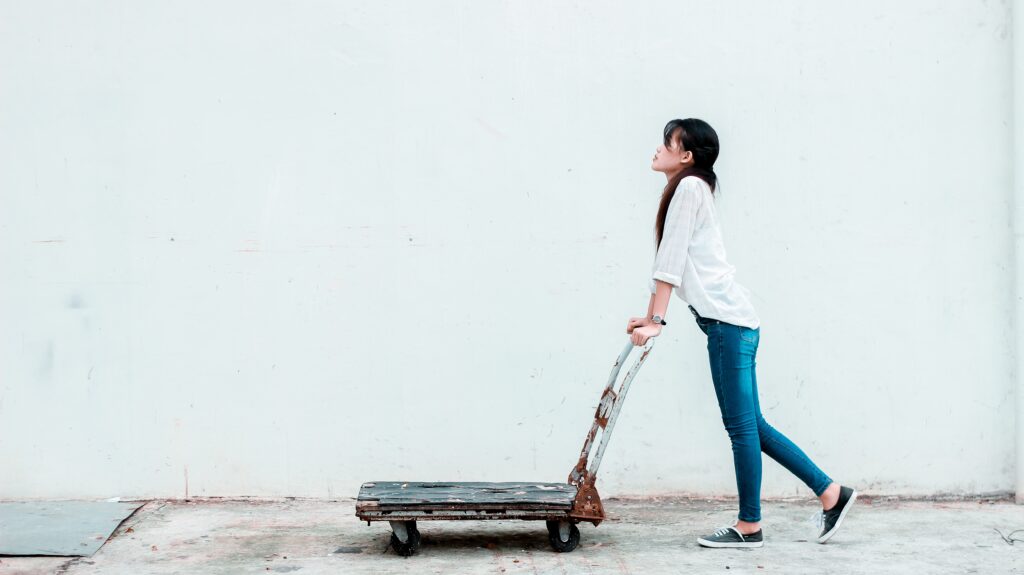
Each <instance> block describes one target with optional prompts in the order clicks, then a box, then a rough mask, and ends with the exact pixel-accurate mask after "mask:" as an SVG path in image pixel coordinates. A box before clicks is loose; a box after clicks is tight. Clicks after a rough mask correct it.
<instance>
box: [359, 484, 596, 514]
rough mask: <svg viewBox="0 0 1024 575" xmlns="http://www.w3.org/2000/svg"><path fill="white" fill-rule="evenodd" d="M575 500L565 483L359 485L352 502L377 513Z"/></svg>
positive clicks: (564, 504)
mask: <svg viewBox="0 0 1024 575" xmlns="http://www.w3.org/2000/svg"><path fill="white" fill-rule="evenodd" d="M575 497H576V487H575V486H573V485H569V484H568V483H528V482H503V483H483V482H444V483H441V482H418V481H372V482H368V483H364V484H363V485H362V487H361V488H360V489H359V496H358V497H357V498H356V501H357V505H360V504H363V505H365V504H368V503H370V502H376V504H377V505H376V507H377V508H380V509H384V508H387V507H392V506H400V507H419V506H431V507H433V506H444V507H447V508H453V507H465V508H470V507H472V508H479V507H501V506H510V507H515V506H543V507H545V508H548V507H551V508H569V507H572V502H573V499H574V498H575Z"/></svg>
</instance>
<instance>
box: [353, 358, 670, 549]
mask: <svg viewBox="0 0 1024 575" xmlns="http://www.w3.org/2000/svg"><path fill="white" fill-rule="evenodd" d="M653 346H654V338H649V339H648V340H647V343H646V344H645V345H643V346H639V347H636V346H634V345H633V343H632V341H630V342H629V343H627V345H626V347H625V348H624V349H623V350H622V352H620V353H619V357H618V358H617V359H616V360H615V365H614V366H612V372H611V376H610V377H609V378H608V384H607V385H606V386H605V388H604V391H603V392H602V394H601V400H600V402H599V403H598V406H597V411H596V412H595V413H594V421H593V423H592V424H591V426H590V431H588V432H587V437H586V439H585V440H584V442H583V450H582V451H581V452H580V457H579V461H577V462H576V466H575V467H573V468H572V471H571V472H570V473H569V479H568V481H567V482H566V483H544V482H532V481H531V482H505V483H473V482H451V483H438V482H434V483H427V482H417V481H371V482H367V483H364V484H363V485H362V486H361V487H360V489H359V496H358V497H357V498H356V516H357V517H359V519H362V520H363V521H366V523H367V525H369V524H370V522H372V521H387V522H389V523H390V524H391V530H392V533H391V546H392V547H393V548H394V549H395V551H396V552H397V553H398V554H399V555H406V556H408V555H412V554H413V553H415V552H416V551H417V549H418V548H419V544H420V532H419V530H418V529H417V527H416V524H417V522H418V521H438V520H466V519H523V520H537V521H545V522H546V524H547V528H548V541H550V542H551V546H552V547H553V548H554V549H555V551H559V552H569V551H572V550H573V549H575V548H576V545H578V544H579V542H580V531H579V529H578V528H577V527H576V524H578V523H580V522H581V521H589V522H591V523H593V524H594V526H595V527H596V526H597V525H598V524H600V523H601V521H603V520H604V518H605V514H604V507H603V506H602V505H601V497H600V496H599V495H598V493H597V487H596V486H595V485H594V484H595V482H596V481H597V469H598V467H600V465H601V457H602V456H603V455H604V450H605V448H606V447H607V446H608V440H609V439H610V438H611V435H612V429H613V428H614V427H615V420H616V419H617V418H618V416H619V411H620V410H621V409H622V403H623V401H624V400H625V399H626V393H627V392H628V391H629V384H630V383H631V382H632V381H633V378H634V377H635V376H636V373H637V371H639V370H640V366H642V365H643V363H644V360H645V359H647V355H648V354H649V353H650V351H651V348H652V347H653ZM634 347H636V349H637V350H638V353H639V355H637V357H636V360H635V361H634V362H633V365H632V366H631V367H630V368H629V370H628V371H627V372H626V375H625V376H624V377H623V378H622V381H621V383H620V384H619V386H618V391H616V390H615V389H614V388H615V383H616V381H617V380H618V377H619V371H620V368H621V367H622V365H623V364H624V363H625V362H626V360H627V359H628V358H629V355H630V353H631V352H632V351H633V349H634ZM598 432H600V433H601V438H600V443H599V444H598V446H597V450H595V451H594V454H593V457H591V456H590V455H591V447H592V446H593V445H594V442H595V440H596V439H597V435H598ZM588 462H589V465H588Z"/></svg>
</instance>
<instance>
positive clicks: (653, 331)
mask: <svg viewBox="0 0 1024 575" xmlns="http://www.w3.org/2000/svg"><path fill="white" fill-rule="evenodd" d="M659 335H661V324H660V323H652V324H650V325H645V326H642V327H638V328H636V329H634V330H633V333H632V335H631V336H630V338H629V339H631V340H632V341H633V345H644V344H645V343H647V338H651V337H658V336H659Z"/></svg>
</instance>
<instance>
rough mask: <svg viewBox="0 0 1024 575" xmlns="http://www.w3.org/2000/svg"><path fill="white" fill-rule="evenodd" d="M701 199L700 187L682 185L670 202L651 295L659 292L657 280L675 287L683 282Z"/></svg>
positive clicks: (653, 270) (654, 271)
mask: <svg viewBox="0 0 1024 575" xmlns="http://www.w3.org/2000/svg"><path fill="white" fill-rule="evenodd" d="M684 180H685V178H684ZM700 200H701V195H700V189H699V188H698V187H697V186H695V185H693V184H689V183H687V184H684V183H682V182H680V185H679V187H678V188H676V193H675V195H674V196H672V201H671V202H669V205H668V214H667V215H666V216H665V230H664V233H663V234H662V238H661V245H660V246H659V247H658V253H657V255H656V256H655V258H654V266H653V269H652V274H651V279H650V281H649V282H648V288H649V289H650V290H651V293H655V291H656V286H655V283H654V280H661V281H663V282H665V283H669V284H672V285H673V286H675V287H679V286H680V285H681V284H682V283H683V270H685V269H686V258H687V255H688V252H689V249H690V239H691V238H692V237H693V230H694V226H695V225H696V222H697V210H698V208H699V207H700Z"/></svg>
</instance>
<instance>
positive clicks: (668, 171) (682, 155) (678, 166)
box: [651, 130, 693, 178]
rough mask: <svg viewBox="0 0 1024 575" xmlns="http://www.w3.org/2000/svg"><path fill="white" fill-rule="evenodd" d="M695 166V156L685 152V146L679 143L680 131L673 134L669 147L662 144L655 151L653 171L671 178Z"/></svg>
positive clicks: (652, 164)
mask: <svg viewBox="0 0 1024 575" xmlns="http://www.w3.org/2000/svg"><path fill="white" fill-rule="evenodd" d="M692 165H693V154H692V153H690V152H688V151H685V150H683V144H682V142H680V141H679V131H678V130H676V132H675V133H674V134H672V139H671V140H670V141H669V145H668V146H666V145H665V144H662V145H660V146H658V149H657V150H655V151H654V158H653V159H652V163H651V169H652V170H654V171H655V172H661V173H663V174H665V175H666V176H668V177H669V178H671V177H672V176H673V175H675V174H677V173H679V172H680V171H682V170H683V169H684V168H687V167H689V166H692Z"/></svg>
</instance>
